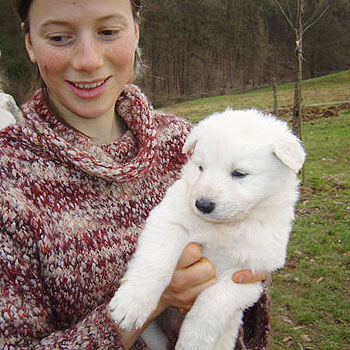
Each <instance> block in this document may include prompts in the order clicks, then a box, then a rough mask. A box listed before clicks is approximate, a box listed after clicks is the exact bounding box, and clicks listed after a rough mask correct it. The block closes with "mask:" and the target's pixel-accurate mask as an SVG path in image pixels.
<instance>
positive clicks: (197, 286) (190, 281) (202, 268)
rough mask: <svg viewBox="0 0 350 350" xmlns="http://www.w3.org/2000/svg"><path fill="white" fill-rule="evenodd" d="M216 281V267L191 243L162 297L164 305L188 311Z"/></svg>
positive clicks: (198, 247) (186, 248)
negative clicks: (200, 295)
mask: <svg viewBox="0 0 350 350" xmlns="http://www.w3.org/2000/svg"><path fill="white" fill-rule="evenodd" d="M215 281H216V271H215V267H214V265H213V264H212V263H211V262H210V261H209V260H208V259H205V258H202V250H201V248H200V246H199V245H198V244H195V243H190V244H189V245H187V246H186V247H185V249H184V251H183V253H182V255H181V257H180V259H179V262H178V265H177V267H176V270H175V271H174V274H173V276H172V279H171V282H170V284H169V286H168V287H167V288H166V290H165V291H164V293H163V295H162V298H161V300H162V303H165V304H167V305H169V306H174V307H177V308H181V309H184V310H188V309H190V308H191V306H192V304H193V303H194V301H195V299H196V298H197V296H198V295H199V294H200V293H201V292H202V291H203V290H204V289H206V288H208V287H209V286H210V285H212V284H214V283H215Z"/></svg>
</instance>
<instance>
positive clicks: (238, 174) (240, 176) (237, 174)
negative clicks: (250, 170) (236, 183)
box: [231, 170, 248, 179]
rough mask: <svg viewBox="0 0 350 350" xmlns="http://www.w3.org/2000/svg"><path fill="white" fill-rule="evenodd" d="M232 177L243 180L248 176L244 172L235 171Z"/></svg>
mask: <svg viewBox="0 0 350 350" xmlns="http://www.w3.org/2000/svg"><path fill="white" fill-rule="evenodd" d="M231 175H232V176H233V177H237V178H240V179H242V178H244V177H246V176H247V175H248V174H246V173H243V172H241V171H238V170H235V171H233V172H232V174H231Z"/></svg>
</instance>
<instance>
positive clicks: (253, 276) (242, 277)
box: [232, 270, 269, 283]
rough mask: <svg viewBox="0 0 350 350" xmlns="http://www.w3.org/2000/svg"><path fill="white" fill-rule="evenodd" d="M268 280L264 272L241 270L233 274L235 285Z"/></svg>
mask: <svg viewBox="0 0 350 350" xmlns="http://www.w3.org/2000/svg"><path fill="white" fill-rule="evenodd" d="M268 278H269V276H268V273H267V272H266V271H259V272H255V273H253V272H252V271H251V270H241V271H237V272H235V273H234V274H233V278H232V279H233V282H235V283H256V282H262V281H265V280H267V279H268Z"/></svg>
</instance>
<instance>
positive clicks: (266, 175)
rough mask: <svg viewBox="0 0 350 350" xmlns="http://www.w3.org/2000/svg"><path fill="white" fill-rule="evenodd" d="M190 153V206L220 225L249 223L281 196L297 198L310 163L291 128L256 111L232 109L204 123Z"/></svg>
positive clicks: (197, 130)
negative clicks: (305, 165)
mask: <svg viewBox="0 0 350 350" xmlns="http://www.w3.org/2000/svg"><path fill="white" fill-rule="evenodd" d="M190 150H193V155H192V157H191V159H190V160H189V162H188V164H187V165H186V167H185V168H184V176H185V179H186V181H187V182H188V186H189V192H190V205H191V207H192V209H193V211H194V212H195V213H196V214H197V215H200V216H202V217H203V218H204V219H206V220H209V221H214V222H231V221H240V220H243V219H244V218H246V217H247V216H249V215H252V214H253V212H254V210H258V209H259V206H260V207H261V205H263V204H264V202H266V201H267V200H268V199H270V198H272V197H273V196H275V197H276V194H277V195H279V194H280V195H282V196H283V193H284V192H285V191H294V192H295V193H296V184H297V181H296V173H297V172H298V171H299V170H300V168H301V167H302V165H303V162H304V159H305V152H304V150H303V147H302V146H301V144H300V142H299V140H298V139H297V138H296V137H295V136H294V135H293V134H292V133H291V132H290V130H289V129H288V127H287V125H286V123H284V122H282V121H280V120H278V119H276V118H275V117H273V116H271V115H266V114H262V113H260V112H258V111H256V110H247V111H232V110H230V109H228V110H226V111H225V112H223V113H215V114H213V115H212V116H210V117H208V118H206V119H204V120H203V121H202V122H200V123H199V124H198V125H197V126H195V127H194V128H193V130H192V132H191V133H190V135H189V137H188V139H187V141H186V143H185V145H184V148H183V151H184V152H188V151H190ZM295 195H296V194H295Z"/></svg>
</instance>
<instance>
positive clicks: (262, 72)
mask: <svg viewBox="0 0 350 350" xmlns="http://www.w3.org/2000/svg"><path fill="white" fill-rule="evenodd" d="M280 2H281V4H282V5H283V6H284V8H285V9H286V11H288V13H290V14H291V17H293V16H294V17H295V14H294V13H295V12H296V11H295V8H296V0H280ZM143 3H144V10H143V14H142V18H143V21H142V32H141V33H142V37H141V47H142V50H143V57H144V61H145V63H146V64H147V66H148V69H147V70H146V74H145V75H144V77H143V78H142V80H141V81H140V85H142V87H143V88H144V90H145V91H146V93H147V95H148V96H149V97H150V98H151V100H152V101H153V103H154V104H155V105H157V106H159V105H162V104H164V103H166V102H167V101H168V100H169V99H170V100H174V99H183V98H189V97H190V98H193V97H200V96H213V95H218V94H226V93H232V92H237V91H240V90H241V89H245V88H252V87H256V86H261V85H268V84H270V80H271V78H272V77H276V79H277V81H278V82H282V81H283V82H285V81H293V80H294V79H295V73H294V72H295V65H294V61H295V57H294V49H295V43H294V34H293V33H292V31H291V29H290V27H289V26H288V24H287V23H286V21H285V19H284V18H283V16H282V15H281V13H280V11H279V9H278V8H277V6H276V4H275V3H274V1H273V0H264V1H261V0H176V1H174V0H143ZM327 5H329V8H328V10H327V12H326V14H325V15H324V16H323V17H322V19H321V20H320V21H318V22H317V23H316V24H315V25H313V26H312V27H311V28H310V29H309V30H308V31H307V32H306V33H305V36H304V45H303V46H304V77H305V78H308V77H316V76H320V75H324V74H328V73H331V72H335V71H339V70H344V69H349V68H350V56H349V48H350V35H349V33H350V2H349V0H308V1H306V2H305V20H306V21H307V20H308V19H312V18H315V16H314V15H315V14H316V15H317V14H318V13H319V12H320V11H321V10H322V9H324V8H325V7H326V6H327ZM0 50H1V53H2V55H1V57H0V69H1V70H2V72H3V74H5V76H7V78H8V82H7V86H6V90H7V91H8V92H10V93H12V94H13V95H14V96H15V97H16V99H17V100H18V101H19V102H22V101H23V99H24V98H25V95H26V93H27V92H28V89H29V86H30V84H28V80H29V79H30V77H31V74H32V72H31V70H30V67H31V64H30V63H29V62H28V59H27V57H26V54H25V52H24V45H23V40H22V38H21V33H20V30H19V23H18V21H17V20H16V19H15V17H14V14H13V11H12V8H11V0H0Z"/></svg>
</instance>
